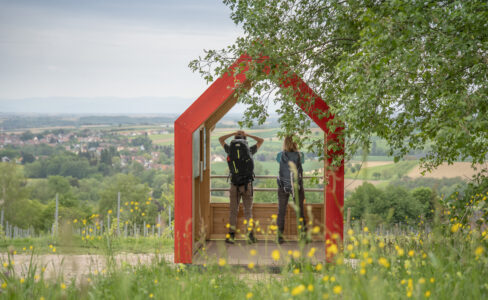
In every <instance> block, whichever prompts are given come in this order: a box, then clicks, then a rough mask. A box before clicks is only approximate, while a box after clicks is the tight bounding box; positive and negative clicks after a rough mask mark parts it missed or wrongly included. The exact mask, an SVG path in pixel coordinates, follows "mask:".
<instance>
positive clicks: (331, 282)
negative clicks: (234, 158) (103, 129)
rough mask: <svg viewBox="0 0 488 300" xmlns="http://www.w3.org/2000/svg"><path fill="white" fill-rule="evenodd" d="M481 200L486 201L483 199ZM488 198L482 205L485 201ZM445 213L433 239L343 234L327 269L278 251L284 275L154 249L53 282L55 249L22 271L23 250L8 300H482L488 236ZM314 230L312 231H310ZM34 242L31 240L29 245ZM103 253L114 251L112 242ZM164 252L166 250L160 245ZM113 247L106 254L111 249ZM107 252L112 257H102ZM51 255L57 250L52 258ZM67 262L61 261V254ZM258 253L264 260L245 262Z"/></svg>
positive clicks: (10, 261)
mask: <svg viewBox="0 0 488 300" xmlns="http://www.w3.org/2000/svg"><path fill="white" fill-rule="evenodd" d="M480 199H482V198H481V197H480ZM484 199H486V197H485V198H484ZM483 201H486V200H483ZM449 214H450V213H449V211H445V212H443V213H442V215H439V219H438V220H441V219H446V222H445V223H444V222H441V223H438V224H437V225H436V226H435V228H434V230H433V231H431V232H425V231H420V232H419V233H418V234H416V235H407V236H388V237H384V236H375V235H374V234H372V233H371V232H370V230H369V229H368V228H367V227H365V228H363V229H362V230H360V229H359V228H357V229H354V230H353V229H350V230H348V231H347V232H346V233H345V236H344V243H343V248H342V247H340V246H339V247H338V246H337V245H336V244H335V243H328V244H327V248H326V249H327V250H326V251H327V254H328V255H329V260H330V262H325V261H324V262H319V263H315V264H312V263H311V259H312V258H313V257H314V256H315V254H316V253H315V250H314V248H312V249H311V250H310V251H309V252H306V253H305V252H303V251H300V249H301V248H300V247H299V248H297V249H296V250H295V251H289V252H288V254H287V255H285V256H284V257H283V255H279V253H275V252H273V253H272V254H271V256H272V258H273V260H275V261H276V262H277V263H280V264H281V265H282V267H281V268H280V269H279V270H278V271H277V270H276V269H273V270H271V269H267V268H262V267H260V266H257V265H254V264H249V265H248V266H247V267H234V266H230V265H228V264H227V262H226V260H225V259H224V258H220V259H218V260H217V261H208V262H207V263H206V264H204V265H201V266H194V265H175V264H172V263H171V262H168V261H167V260H165V259H164V257H163V256H161V255H159V254H160V251H156V250H158V249H155V255H154V257H153V259H152V262H151V263H147V264H142V263H140V264H135V265H131V264H126V263H121V264H117V263H115V262H114V260H113V259H112V258H113V255H114V253H115V251H114V252H111V251H106V254H105V258H106V265H105V267H104V268H103V269H102V270H97V269H95V270H93V272H91V273H90V274H87V275H84V276H81V277H76V276H75V277H73V276H71V277H66V276H65V275H63V272H62V270H63V268H62V267H60V268H59V269H58V272H56V273H55V274H47V273H48V272H46V271H45V270H46V265H42V264H37V263H36V258H37V257H38V256H39V255H40V254H42V253H43V252H44V250H45V249H42V248H43V247H44V248H47V249H51V248H49V246H46V245H44V246H42V245H41V246H33V247H32V250H29V249H30V248H27V249H26V250H24V251H25V252H28V255H31V256H32V262H31V263H30V264H29V265H28V266H26V267H25V268H23V269H22V270H20V271H19V269H18V268H17V267H16V265H15V259H16V256H18V255H20V254H21V253H19V252H22V250H21V249H18V250H14V249H17V247H21V243H22V242H19V244H16V245H12V246H11V247H10V248H9V255H8V256H3V261H2V262H1V268H2V272H1V274H0V285H1V293H0V298H3V299H151V298H153V299H428V298H432V299H459V298H464V299H483V298H486V297H487V296H488V281H487V279H486V278H487V276H488V256H487V246H488V235H487V231H486V229H484V231H481V230H480V229H478V228H475V227H472V228H471V227H469V226H466V225H464V226H463V225H462V224H461V223H458V221H457V220H455V219H454V218H451V219H450V220H451V221H449V219H447V216H448V215H449ZM311 231H312V232H313V231H314V229H312V230H311ZM25 242H30V243H35V241H25ZM103 242H104V243H103V245H110V244H113V240H111V239H110V238H109V237H108V236H105V237H104V238H103ZM163 244H164V243H163ZM106 248H107V246H106ZM106 250H107V249H106ZM51 252H52V250H51ZM56 255H61V254H56ZM249 255H250V256H254V255H260V254H259V253H253V252H252V251H251V252H250V254H249Z"/></svg>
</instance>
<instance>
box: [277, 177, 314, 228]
mask: <svg viewBox="0 0 488 300" xmlns="http://www.w3.org/2000/svg"><path fill="white" fill-rule="evenodd" d="M290 195H291V193H287V192H285V190H284V189H283V188H281V187H278V231H279V233H280V234H283V232H284V231H285V215H286V208H287V206H288V198H289V197H290ZM292 200H293V201H295V200H294V199H292ZM298 201H299V207H300V215H299V216H300V218H302V220H303V221H302V226H303V229H304V230H305V227H304V226H305V224H307V223H306V222H305V212H304V209H303V202H304V201H305V190H304V189H303V184H301V185H300V187H299V189H298Z"/></svg>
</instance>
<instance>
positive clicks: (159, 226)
mask: <svg viewBox="0 0 488 300" xmlns="http://www.w3.org/2000/svg"><path fill="white" fill-rule="evenodd" d="M158 237H161V214H158Z"/></svg>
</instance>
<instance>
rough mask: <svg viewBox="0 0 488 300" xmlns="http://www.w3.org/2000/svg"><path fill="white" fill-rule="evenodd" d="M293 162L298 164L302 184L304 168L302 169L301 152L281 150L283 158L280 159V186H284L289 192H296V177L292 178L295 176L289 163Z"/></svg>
mask: <svg viewBox="0 0 488 300" xmlns="http://www.w3.org/2000/svg"><path fill="white" fill-rule="evenodd" d="M290 161H291V162H293V163H294V164H295V166H297V171H298V183H299V184H300V185H301V184H302V180H303V179H302V176H303V169H302V158H301V156H300V152H287V151H283V152H281V160H280V173H279V178H278V186H279V187H281V188H283V189H284V190H285V192H287V193H292V194H293V193H294V190H293V181H294V180H295V179H296V178H292V176H294V175H293V174H292V171H291V169H290V166H289V165H288V162H290Z"/></svg>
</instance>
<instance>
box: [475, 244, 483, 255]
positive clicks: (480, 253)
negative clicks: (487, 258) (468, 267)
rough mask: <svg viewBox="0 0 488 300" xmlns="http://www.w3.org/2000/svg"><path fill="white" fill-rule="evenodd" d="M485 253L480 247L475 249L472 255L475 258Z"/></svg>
mask: <svg viewBox="0 0 488 300" xmlns="http://www.w3.org/2000/svg"><path fill="white" fill-rule="evenodd" d="M484 251H485V249H483V247H482V246H479V247H478V248H476V250H474V254H475V255H476V256H481V255H482V254H483V252H484Z"/></svg>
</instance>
